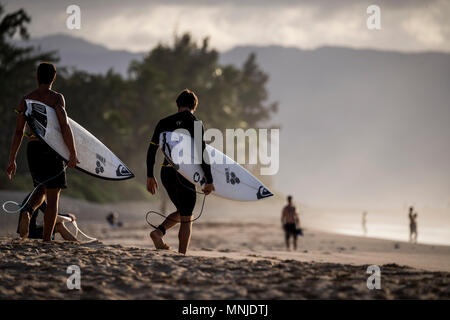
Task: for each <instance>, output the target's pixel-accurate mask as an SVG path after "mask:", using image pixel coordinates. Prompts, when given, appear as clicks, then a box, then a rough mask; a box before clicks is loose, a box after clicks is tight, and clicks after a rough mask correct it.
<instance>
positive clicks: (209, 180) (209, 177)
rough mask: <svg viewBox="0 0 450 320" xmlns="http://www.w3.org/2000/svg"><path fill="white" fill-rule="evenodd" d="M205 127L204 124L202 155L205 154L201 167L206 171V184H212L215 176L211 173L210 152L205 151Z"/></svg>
mask: <svg viewBox="0 0 450 320" xmlns="http://www.w3.org/2000/svg"><path fill="white" fill-rule="evenodd" d="M204 132H205V128H204V127H203V126H202V155H203V161H202V164H201V167H202V169H203V172H204V173H205V178H206V184H212V183H213V178H212V174H211V164H210V160H209V154H208V152H205V149H206V142H205V136H204Z"/></svg>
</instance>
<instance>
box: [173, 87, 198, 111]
mask: <svg viewBox="0 0 450 320" xmlns="http://www.w3.org/2000/svg"><path fill="white" fill-rule="evenodd" d="M197 104H198V98H197V96H196V95H195V93H194V92H193V91H191V90H189V89H184V90H183V91H182V92H181V93H180V94H179V95H178V98H177V106H178V108H180V107H188V108H189V109H191V110H192V109H194V108H195V107H196V106H197Z"/></svg>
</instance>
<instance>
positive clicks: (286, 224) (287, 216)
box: [281, 196, 300, 250]
mask: <svg viewBox="0 0 450 320" xmlns="http://www.w3.org/2000/svg"><path fill="white" fill-rule="evenodd" d="M287 201H288V204H287V205H286V206H285V207H284V208H283V211H282V212H281V224H282V228H283V229H284V232H285V239H286V248H287V249H288V250H289V239H290V237H291V236H292V237H293V238H294V250H297V236H298V232H297V227H300V219H299V217H298V214H297V212H296V211H295V207H294V206H293V205H292V196H288V197H287Z"/></svg>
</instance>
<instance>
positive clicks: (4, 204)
mask: <svg viewBox="0 0 450 320" xmlns="http://www.w3.org/2000/svg"><path fill="white" fill-rule="evenodd" d="M66 168H67V165H66V164H64V168H63V169H62V170H61V172H60V173H58V174H57V175H56V176H53V177H51V178H49V179H47V180H45V181H44V182H41V183H39V184H38V185H37V186H36V187H35V188H34V189H33V191H31V193H30V195H29V196H28V198H27V200H26V201H25V203H24V204H23V205H22V206H20V204H18V203H17V202H15V201H11V200H10V201H5V202H3V205H2V209H3V211H5V212H6V213H19V212H21V211H22V210H23V209H24V208H25V207H26V206H27V205H28V202H30V200H31V197H32V196H33V194H34V193H35V192H36V190H37V189H39V187H40V186H42V185H44V184H46V183H47V182H49V181H51V180H53V179H56V178H57V177H58V176H59V175H61V174H62V173H63V172H64V171H65V170H66ZM10 203H11V204H14V205H16V206H17V207H19V209H17V210H8V209H6V205H7V204H10Z"/></svg>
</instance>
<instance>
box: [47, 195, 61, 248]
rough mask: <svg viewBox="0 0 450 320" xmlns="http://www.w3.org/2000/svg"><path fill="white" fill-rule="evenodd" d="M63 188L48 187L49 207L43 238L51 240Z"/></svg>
mask: <svg viewBox="0 0 450 320" xmlns="http://www.w3.org/2000/svg"><path fill="white" fill-rule="evenodd" d="M60 192H61V189H59V188H57V189H47V191H46V195H47V208H46V209H45V213H44V235H43V240H44V241H46V242H48V241H51V238H52V234H53V229H54V228H55V222H56V216H57V213H58V203H59V193H60Z"/></svg>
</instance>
